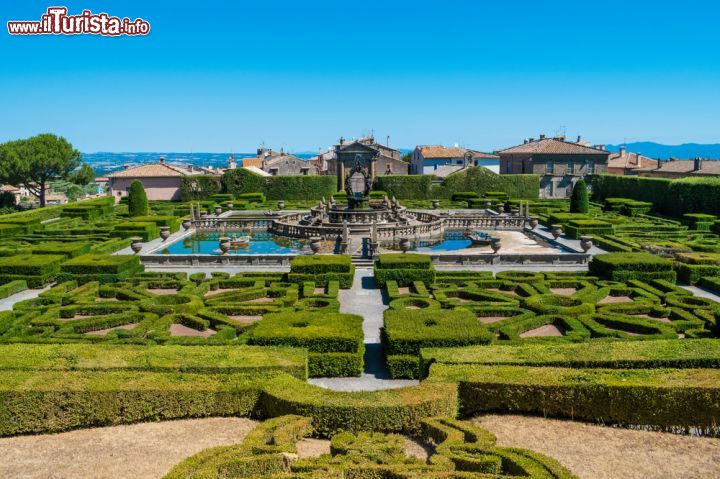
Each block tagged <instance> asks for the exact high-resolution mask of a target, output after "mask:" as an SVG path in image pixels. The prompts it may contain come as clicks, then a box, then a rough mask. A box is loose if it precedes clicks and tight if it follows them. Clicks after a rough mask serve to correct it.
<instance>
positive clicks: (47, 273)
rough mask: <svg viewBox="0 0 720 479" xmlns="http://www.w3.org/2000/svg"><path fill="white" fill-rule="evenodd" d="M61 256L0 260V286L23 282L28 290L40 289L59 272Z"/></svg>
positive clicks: (24, 256) (50, 255)
mask: <svg viewBox="0 0 720 479" xmlns="http://www.w3.org/2000/svg"><path fill="white" fill-rule="evenodd" d="M64 259H65V257H64V256H62V255H55V254H42V255H29V254H25V255H17V256H8V257H3V258H0V284H3V283H9V282H11V281H15V280H24V281H26V282H27V285H28V287H30V288H42V287H43V286H45V285H46V284H48V283H50V282H51V281H52V280H53V279H54V278H55V276H56V275H57V274H58V273H59V272H60V264H61V263H62V261H63V260H64Z"/></svg>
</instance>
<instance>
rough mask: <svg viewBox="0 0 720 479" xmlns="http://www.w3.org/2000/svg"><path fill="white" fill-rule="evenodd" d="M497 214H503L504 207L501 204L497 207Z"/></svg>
mask: <svg viewBox="0 0 720 479" xmlns="http://www.w3.org/2000/svg"><path fill="white" fill-rule="evenodd" d="M497 212H498V213H500V214H502V213H505V205H504V204H502V203H500V204H499V205H497Z"/></svg>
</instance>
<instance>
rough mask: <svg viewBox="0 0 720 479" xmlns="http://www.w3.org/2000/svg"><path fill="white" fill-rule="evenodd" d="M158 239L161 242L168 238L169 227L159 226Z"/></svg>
mask: <svg viewBox="0 0 720 479" xmlns="http://www.w3.org/2000/svg"><path fill="white" fill-rule="evenodd" d="M160 237H161V238H162V240H163V241H167V239H168V238H169V237H170V227H169V226H161V227H160Z"/></svg>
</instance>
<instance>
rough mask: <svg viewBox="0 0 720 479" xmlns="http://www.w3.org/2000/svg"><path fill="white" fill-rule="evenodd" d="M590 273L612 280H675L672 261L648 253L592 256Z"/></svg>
mask: <svg viewBox="0 0 720 479" xmlns="http://www.w3.org/2000/svg"><path fill="white" fill-rule="evenodd" d="M588 270H589V272H590V274H591V275H594V276H598V277H601V278H603V279H608V280H612V281H628V280H631V279H638V280H641V281H647V280H649V279H665V280H668V281H672V282H673V283H674V282H675V279H676V275H675V271H673V269H672V261H670V260H669V259H666V258H661V257H659V256H655V255H652V254H650V253H605V254H597V255H595V256H593V259H592V261H591V262H590V265H589V267H588Z"/></svg>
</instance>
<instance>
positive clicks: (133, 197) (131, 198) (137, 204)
mask: <svg viewBox="0 0 720 479" xmlns="http://www.w3.org/2000/svg"><path fill="white" fill-rule="evenodd" d="M128 214H129V215H130V216H131V217H132V216H145V215H147V214H148V199H147V195H146V194H145V187H144V186H143V184H142V183H141V182H140V181H139V180H135V181H133V182H132V184H131V185H130V191H129V192H128Z"/></svg>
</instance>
